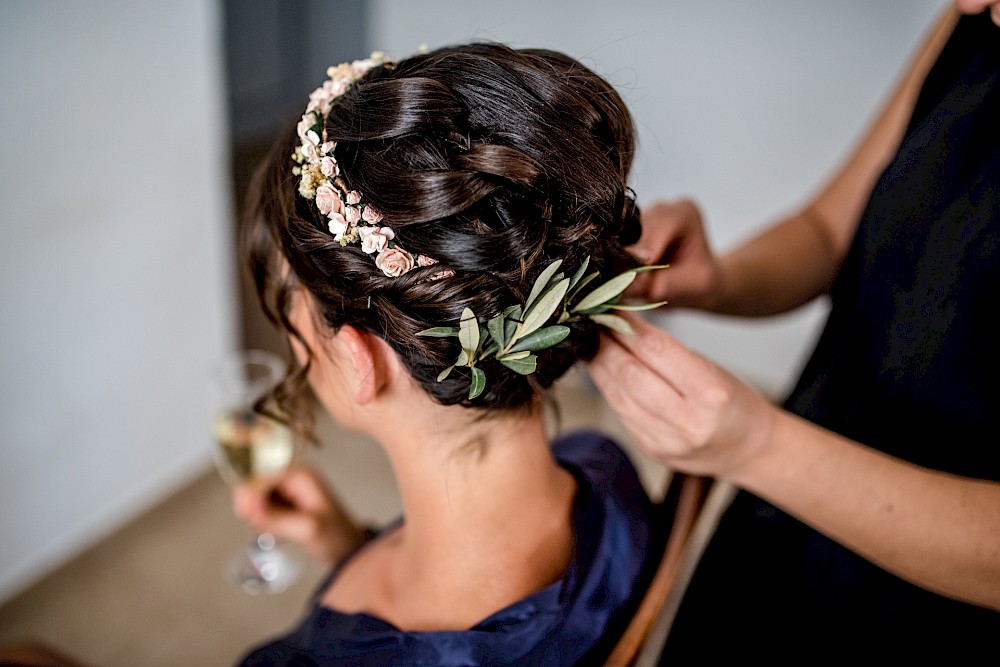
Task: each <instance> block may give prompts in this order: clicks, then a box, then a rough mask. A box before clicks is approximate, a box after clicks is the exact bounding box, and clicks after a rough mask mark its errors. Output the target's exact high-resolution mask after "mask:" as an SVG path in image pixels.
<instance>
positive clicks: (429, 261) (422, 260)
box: [417, 255, 438, 266]
mask: <svg viewBox="0 0 1000 667" xmlns="http://www.w3.org/2000/svg"><path fill="white" fill-rule="evenodd" d="M437 263H438V261H437V260H436V259H434V258H433V257H428V256H427V255H421V256H420V257H417V266H434V265H435V264H437Z"/></svg>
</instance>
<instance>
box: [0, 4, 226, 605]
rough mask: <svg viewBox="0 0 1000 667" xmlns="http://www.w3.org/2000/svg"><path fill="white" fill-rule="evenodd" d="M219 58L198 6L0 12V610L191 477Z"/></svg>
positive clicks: (210, 234) (218, 206) (210, 246)
mask: <svg viewBox="0 0 1000 667" xmlns="http://www.w3.org/2000/svg"><path fill="white" fill-rule="evenodd" d="M220 45H221V35H220V12H219V8H218V7H217V6H216V3H214V2H211V1H210V0H177V1H173V2H169V3H140V2H128V1H126V0H114V1H113V0H105V1H103V2H99V3H95V2H50V1H44V2H43V1H34V2H3V3H2V4H0V91H2V93H0V146H2V148H3V152H2V154H0V312H2V314H0V600H2V599H4V598H6V597H8V596H9V595H11V594H12V593H14V592H16V591H17V590H18V589H20V588H21V587H22V586H24V585H26V584H27V583H30V582H31V581H32V580H33V578H34V577H36V576H38V575H40V574H42V573H44V572H45V571H46V570H47V569H49V568H50V567H52V566H53V565H56V564H58V563H60V562H61V561H62V560H63V559H65V558H66V557H68V556H69V555H72V554H73V553H75V552H76V551H77V550H79V549H80V548H82V547H83V546H86V545H87V544H90V543H91V542H92V541H94V540H95V539H97V538H98V537H100V536H101V535H103V534H104V533H105V532H107V531H109V530H111V529H113V528H115V527H117V526H118V525H120V524H121V522H122V521H124V520H126V519H128V518H130V517H132V516H134V515H136V514H137V513H139V512H140V511H142V510H143V509H145V508H147V507H148V506H149V505H150V504H151V503H153V502H154V501H156V500H158V499H159V498H160V497H162V496H163V495H164V494H165V493H167V492H169V491H171V490H173V489H174V488H176V487H177V485H179V484H181V483H183V482H185V481H187V480H189V479H190V477H191V475H192V474H194V473H195V472H197V471H201V470H204V469H205V466H206V465H208V461H209V451H210V449H209V447H210V441H209V439H208V425H209V414H208V405H207V398H206V381H207V377H208V371H209V367H210V364H211V363H212V361H213V360H214V359H217V358H219V357H220V356H221V354H222V352H223V350H225V349H227V348H228V347H229V346H230V345H231V344H232V341H233V331H234V327H233V314H232V313H233V304H234V297H233V286H232V285H231V284H230V282H231V280H230V277H229V276H230V261H231V260H230V259H229V255H230V246H229V239H228V236H227V235H228V233H229V226H230V224H231V223H230V194H229V193H230V188H231V185H230V183H229V180H228V177H227V165H226V156H227V153H226V142H227V141H228V136H227V135H226V134H225V132H226V128H225V126H224V124H223V115H224V109H223V100H224V91H223V89H222V85H223V81H222V76H221V72H222V69H221V61H220V56H221V46H220Z"/></svg>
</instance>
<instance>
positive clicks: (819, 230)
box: [707, 8, 957, 316]
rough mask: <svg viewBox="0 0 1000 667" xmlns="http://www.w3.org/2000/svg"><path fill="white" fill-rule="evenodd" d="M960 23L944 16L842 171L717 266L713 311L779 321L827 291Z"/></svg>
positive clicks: (951, 11)
mask: <svg viewBox="0 0 1000 667" xmlns="http://www.w3.org/2000/svg"><path fill="white" fill-rule="evenodd" d="M956 21H957V12H956V11H955V10H954V8H948V9H946V10H945V11H944V12H943V13H942V15H941V17H940V18H939V20H938V21H937V22H936V24H935V25H934V27H933V28H932V29H931V30H930V31H929V32H928V35H927V39H926V40H925V41H924V43H923V45H922V46H921V48H920V49H919V50H918V51H917V53H916V55H915V57H914V58H913V60H912V62H911V65H910V67H909V69H908V70H907V71H906V73H905V74H904V76H903V77H902V78H901V79H900V81H899V83H898V85H897V86H896V89H895V91H894V92H893V94H892V95H891V96H890V98H889V99H888V100H887V102H886V104H885V105H884V107H883V108H882V110H881V112H880V113H879V114H878V115H877V116H876V117H875V119H874V121H873V123H872V124H871V127H870V128H869V129H868V131H867V132H866V133H865V134H864V136H863V137H861V139H860V141H859V142H858V144H857V146H856V147H855V148H854V150H853V151H852V152H851V153H850V154H849V155H848V156H847V159H846V160H845V161H844V163H843V165H842V166H841V167H840V169H839V170H838V171H837V172H836V173H835V174H834V176H833V177H832V178H831V179H830V181H829V182H828V183H826V184H825V185H824V186H823V187H822V188H821V189H820V191H819V192H818V193H817V195H816V196H815V197H814V198H813V199H812V200H811V201H810V202H809V203H808V204H807V205H806V206H805V207H804V208H803V209H802V210H801V211H799V212H797V213H795V214H793V215H791V216H789V217H788V218H785V219H783V220H780V221H779V222H778V223H777V224H775V225H773V226H771V227H769V228H768V229H766V230H764V231H763V232H761V233H760V234H758V235H756V236H754V237H753V238H751V239H750V240H749V241H747V242H746V243H744V244H742V245H740V246H738V247H737V248H736V249H734V250H732V251H731V252H729V253H727V254H726V255H724V256H723V257H721V258H720V260H719V267H718V274H719V275H718V278H717V281H716V285H715V286H714V297H713V298H710V299H709V303H708V304H707V307H708V308H709V309H710V310H713V311H714V312H718V313H723V314H730V315H745V316H757V315H774V314H777V313H781V312H785V311H787V310H791V309H792V308H796V307H798V306H800V305H802V304H804V303H806V302H807V301H810V300H811V299H813V298H814V297H816V296H818V295H820V294H822V293H824V292H825V291H826V290H827V289H829V287H830V285H831V284H832V282H833V279H834V277H835V276H836V272H837V271H838V269H839V267H840V264H841V262H842V261H843V258H844V255H846V253H847V251H848V249H849V247H850V243H851V239H852V238H853V237H854V234H855V232H856V230H857V227H858V223H859V221H860V219H861V216H862V214H863V212H864V208H865V205H866V204H867V202H868V198H869V196H870V195H871V192H872V189H873V188H874V186H875V183H876V181H877V179H878V177H879V175H880V174H881V173H882V170H883V169H884V168H885V165H886V164H888V163H889V161H890V160H891V159H892V156H893V155H894V154H895V152H896V149H897V147H898V146H899V143H900V141H901V140H902V137H903V132H904V130H905V129H906V125H907V123H908V122H909V118H910V114H911V113H912V110H913V105H914V104H915V102H916V99H917V94H918V93H919V91H920V87H921V85H922V83H923V80H924V78H925V77H926V75H927V72H928V71H929V70H930V68H931V65H932V64H933V62H934V60H935V59H936V58H937V54H938V53H939V52H940V50H941V48H942V46H943V45H944V43H945V41H946V40H947V38H948V36H949V35H950V34H951V31H952V29H953V27H954V24H955V22H956Z"/></svg>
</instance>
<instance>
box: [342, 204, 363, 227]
mask: <svg viewBox="0 0 1000 667" xmlns="http://www.w3.org/2000/svg"><path fill="white" fill-rule="evenodd" d="M344 217H345V218H347V221H348V222H349V223H351V224H352V225H356V224H358V220H360V219H361V211H359V210H358V207H357V206H348V207H347V210H346V211H345V212H344Z"/></svg>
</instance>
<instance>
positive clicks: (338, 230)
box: [328, 213, 349, 241]
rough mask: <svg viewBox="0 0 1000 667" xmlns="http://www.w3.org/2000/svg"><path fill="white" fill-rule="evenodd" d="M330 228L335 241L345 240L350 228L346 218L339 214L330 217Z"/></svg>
mask: <svg viewBox="0 0 1000 667" xmlns="http://www.w3.org/2000/svg"><path fill="white" fill-rule="evenodd" d="M328 226H329V228H330V233H331V234H333V240H334V241H340V240H341V239H343V238H344V234H346V233H347V229H348V227H349V225H348V224H347V220H345V219H344V216H342V215H341V214H339V213H333V214H332V215H330V224H329V225H328Z"/></svg>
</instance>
